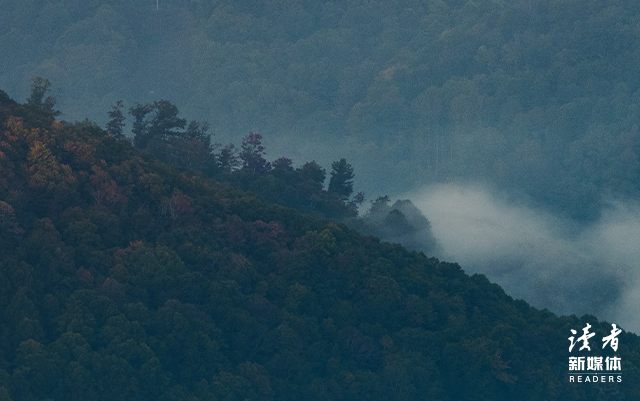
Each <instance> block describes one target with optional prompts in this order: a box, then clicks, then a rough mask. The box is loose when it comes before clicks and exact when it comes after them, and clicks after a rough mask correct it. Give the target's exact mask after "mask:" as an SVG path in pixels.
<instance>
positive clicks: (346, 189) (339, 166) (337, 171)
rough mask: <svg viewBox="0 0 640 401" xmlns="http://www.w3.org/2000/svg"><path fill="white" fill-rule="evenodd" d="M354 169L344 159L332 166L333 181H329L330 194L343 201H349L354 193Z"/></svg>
mask: <svg viewBox="0 0 640 401" xmlns="http://www.w3.org/2000/svg"><path fill="white" fill-rule="evenodd" d="M353 177H354V174H353V167H351V165H350V164H349V163H347V160H346V159H344V158H342V159H340V160H338V161H336V162H333V163H332V164H331V179H330V180H329V192H332V193H334V194H336V195H338V196H339V197H340V199H342V200H347V199H348V198H349V196H351V193H352V192H353Z"/></svg>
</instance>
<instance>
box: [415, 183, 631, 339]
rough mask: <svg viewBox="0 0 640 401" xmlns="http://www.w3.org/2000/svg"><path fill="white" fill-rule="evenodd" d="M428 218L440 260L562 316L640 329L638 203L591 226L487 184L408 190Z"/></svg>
mask: <svg viewBox="0 0 640 401" xmlns="http://www.w3.org/2000/svg"><path fill="white" fill-rule="evenodd" d="M408 197H409V198H410V199H412V200H413V202H414V203H415V205H416V206H417V207H418V208H420V209H421V210H422V212H423V213H424V214H425V216H426V217H427V218H428V219H429V220H430V222H431V225H432V229H433V234H434V236H435V237H436V240H437V241H438V243H439V248H440V250H439V251H438V252H437V255H435V256H437V257H438V258H440V259H441V260H446V261H451V262H458V263H459V264H460V265H461V266H462V268H463V269H464V270H465V271H466V272H467V273H470V274H473V273H482V274H485V275H486V276H487V277H488V278H489V279H490V280H491V281H493V282H496V283H498V284H499V285H501V286H502V288H504V290H505V291H506V292H507V293H508V294H509V295H511V296H512V297H514V298H522V299H524V300H526V301H527V302H529V303H530V304H532V305H533V306H535V307H537V308H547V309H549V310H551V311H553V312H554V313H558V314H577V315H578V316H580V315H582V314H585V313H590V314H594V315H596V316H598V318H600V319H604V320H608V321H610V322H613V323H617V324H619V325H621V326H622V327H623V328H624V329H626V330H630V331H634V332H636V333H640V318H638V317H636V315H637V310H638V306H639V305H640V281H639V280H638V279H639V278H640V275H639V272H640V246H639V244H638V242H639V240H640V206H639V205H638V204H637V203H632V202H611V203H610V207H609V208H608V209H607V210H604V211H603V214H602V217H601V218H600V220H599V221H598V222H596V223H594V224H591V225H589V226H587V227H579V226H578V225H577V224H575V223H573V222H571V221H569V220H566V219H563V218H561V217H558V216H556V215H552V214H550V213H548V212H545V211H543V210H536V209H534V208H530V207H527V206H524V205H523V204H516V203H514V202H512V201H508V200H506V198H504V197H501V196H499V195H497V194H496V193H493V192H491V191H489V190H487V189H486V188H483V187H481V186H471V185H467V186H463V185H453V184H447V185H436V186H430V187H427V188H425V189H423V190H421V191H418V192H415V193H413V194H411V195H408Z"/></svg>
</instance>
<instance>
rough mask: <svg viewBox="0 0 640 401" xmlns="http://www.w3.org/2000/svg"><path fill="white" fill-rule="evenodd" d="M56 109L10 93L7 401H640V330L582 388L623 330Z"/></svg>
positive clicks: (4, 302) (1, 172)
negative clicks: (605, 373) (572, 377)
mask: <svg viewBox="0 0 640 401" xmlns="http://www.w3.org/2000/svg"><path fill="white" fill-rule="evenodd" d="M49 104H50V103H46V102H45V103H38V102H31V103H27V104H22V105H21V104H18V103H16V102H14V101H12V100H11V99H10V98H9V97H8V96H7V95H6V94H5V93H4V92H0V124H1V125H2V129H1V130H0V253H1V254H2V258H1V260H0V318H1V319H0V399H2V400H3V401H4V400H14V401H22V400H29V401H31V400H59V399H82V400H94V399H95V400H138V399H139V400H187V399H190V400H247V399H250V400H300V399H305V400H339V399H342V400H363V399H367V400H398V399H402V400H423V399H425V398H428V399H434V400H471V399H495V400H513V399H518V400H540V399H549V398H551V399H562V400H574V399H575V400H577V399H585V397H587V398H588V399H594V400H598V399H602V400H611V399H616V397H617V398H621V397H626V398H628V399H635V398H638V396H640V387H639V385H638V382H639V381H638V379H639V376H638V375H639V372H638V369H637V366H638V363H639V362H640V361H639V360H638V355H639V352H638V349H639V347H640V341H639V340H638V337H637V336H636V335H634V334H631V333H626V332H625V333H622V334H620V336H619V341H620V345H619V346H620V348H619V350H618V352H619V355H621V357H622V358H623V365H622V369H623V370H622V374H623V375H624V376H623V377H624V382H623V383H602V384H598V385H596V386H590V385H585V386H583V385H580V384H577V383H573V384H570V383H568V382H567V372H568V370H567V369H568V366H567V357H568V356H569V354H568V352H567V347H568V345H569V344H568V341H567V337H568V336H569V334H570V330H571V329H578V330H579V329H580V328H582V327H583V326H584V325H585V324H586V323H590V324H591V325H592V326H593V328H592V332H594V333H597V335H598V338H600V337H602V336H604V335H607V334H608V333H609V330H610V328H611V325H610V324H607V323H604V322H598V321H597V319H596V318H595V317H593V316H584V317H582V318H581V319H578V318H576V317H575V316H573V317H557V316H555V315H553V314H552V313H550V312H548V311H539V310H536V309H534V308H531V307H530V306H529V305H527V304H526V303H525V302H524V301H514V300H513V299H512V298H510V297H509V296H507V295H506V294H505V293H504V292H503V291H502V290H501V288H500V287H499V286H497V285H495V284H491V283H490V282H489V281H488V280H487V279H486V278H485V277H484V276H482V275H474V276H471V277H470V276H468V275H466V274H465V273H464V271H462V270H461V268H460V267H459V266H458V265H456V264H450V263H445V262H440V261H438V260H436V259H433V258H428V257H426V256H425V255H424V254H417V253H410V252H407V251H406V250H405V249H403V248H402V247H401V246H399V245H391V244H387V243H380V242H379V241H378V240H376V239H374V238H371V237H361V236H359V235H358V234H357V233H356V232H354V231H352V230H349V229H348V228H346V227H345V226H343V225H339V224H335V223H332V222H330V221H327V220H314V219H312V218H309V217H306V216H303V215H301V214H299V213H298V212H295V211H293V210H291V209H286V208H283V207H281V206H277V205H273V204H268V203H265V202H264V201H262V200H260V199H259V198H257V197H256V196H254V195H251V194H249V193H246V192H241V191H238V190H235V189H232V188H229V187H228V186H225V185H221V184H219V183H217V182H215V181H212V180H210V179H208V178H205V177H203V176H201V175H198V174H194V173H189V172H186V171H184V170H180V169H178V168H176V167H173V166H170V165H166V164H163V163H161V162H159V161H158V160H157V159H155V158H154V157H152V156H151V155H150V154H148V153H141V152H139V151H137V150H136V149H135V148H133V146H132V145H131V143H130V142H129V141H128V140H124V139H116V138H115V137H114V136H113V135H109V134H107V133H106V132H105V131H103V130H102V129H100V128H99V127H97V126H96V125H94V124H91V123H89V122H84V123H75V124H71V123H67V122H63V121H55V119H54V114H55V113H54V112H53V110H52V109H51V108H50V107H48V105H49ZM400 206H401V205H400ZM594 348H599V347H594ZM594 352H595V353H596V354H599V353H600V352H602V351H601V350H595V349H594ZM582 384H585V383H582ZM609 384H611V385H609Z"/></svg>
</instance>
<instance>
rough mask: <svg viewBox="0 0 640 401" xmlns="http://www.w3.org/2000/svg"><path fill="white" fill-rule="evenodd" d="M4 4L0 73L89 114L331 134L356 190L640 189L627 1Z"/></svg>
mask: <svg viewBox="0 0 640 401" xmlns="http://www.w3.org/2000/svg"><path fill="white" fill-rule="evenodd" d="M0 11H1V12H0V55H2V56H3V57H0V85H2V87H3V88H5V89H6V90H8V92H9V93H11V94H12V95H13V96H14V97H17V98H24V97H25V96H26V95H27V93H28V90H29V83H30V81H31V79H32V78H33V77H34V76H43V77H47V78H49V79H51V81H52V82H54V83H55V88H54V89H55V95H56V96H57V97H58V99H59V101H60V108H61V109H62V110H63V111H65V112H66V113H67V115H65V118H66V119H74V118H85V117H86V116H89V117H90V118H92V119H93V120H96V121H99V122H100V123H102V122H103V119H104V116H105V110H108V109H109V107H111V105H113V104H114V103H115V102H116V101H117V100H119V99H124V100H125V102H126V103H127V106H132V105H133V103H134V102H136V101H141V102H150V101H153V100H158V99H161V98H171V99H172V100H173V101H175V102H176V104H177V105H178V106H179V107H180V109H181V110H183V112H185V113H186V115H187V116H188V117H189V118H193V119H204V120H207V121H209V122H211V124H212V132H213V133H215V134H216V135H218V136H219V137H220V138H224V141H227V140H228V139H229V138H231V137H234V138H238V137H239V136H240V135H244V134H245V133H246V132H249V131H253V132H258V133H261V134H263V135H264V136H265V137H268V138H270V140H271V141H273V143H274V144H277V145H278V147H279V149H282V150H283V151H284V152H286V151H287V150H285V149H288V150H291V151H293V150H295V151H296V152H299V153H300V154H295V155H291V156H294V158H295V159H298V158H300V156H301V155H302V158H306V159H310V155H311V154H328V153H329V154H330V152H329V151H328V150H327V147H328V146H331V147H334V145H336V144H337V145H339V147H340V148H341V149H342V150H343V152H344V153H343V154H342V155H338V156H340V157H344V156H351V157H350V159H351V161H352V163H353V165H354V167H355V168H356V170H358V171H360V172H361V173H360V175H359V177H358V180H359V182H360V183H361V187H362V188H363V189H364V190H365V192H367V193H379V192H381V191H380V188H382V187H383V188H384V189H385V191H386V192H395V193H396V194H397V193H399V192H402V191H406V190H409V189H413V188H415V187H416V186H418V185H423V184H426V183H430V182H439V181H444V180H480V181H489V182H491V183H494V184H497V185H499V186H506V187H510V188H512V189H514V190H517V191H520V192H522V193H523V194H525V195H527V196H529V197H531V198H532V199H534V200H536V201H538V202H540V203H542V204H544V205H546V206H551V207H553V208H554V209H555V210H559V211H562V212H563V213H565V214H567V215H569V216H572V217H576V218H579V219H594V218H596V217H597V215H598V211H599V209H600V206H601V203H602V196H603V194H611V193H612V194H614V195H622V196H631V197H636V198H637V197H638V196H640V189H639V188H640V186H639V185H640V183H639V182H638V177H640V171H639V168H640V164H639V163H638V146H639V145H640V142H639V141H640V136H639V135H638V130H637V124H638V121H639V118H640V116H639V114H638V113H639V110H640V107H639V105H640V100H639V94H640V92H639V89H640V86H639V83H638V80H637V79H636V77H637V75H638V73H639V71H638V66H639V65H640V59H639V55H638V52H637V48H636V46H635V44H636V43H638V42H640V29H639V26H638V22H637V21H638V16H639V15H640V8H639V7H638V5H637V4H636V2H629V1H602V0H581V1H568V0H549V1H547V0H535V1H530V0H515V1H493V0H475V1H460V0H430V1H415V0H403V1H395V2H387V1H371V0H354V1H349V2H342V3H341V2H331V1H324V0H318V1H298V0H289V1H242V2H238V1H227V0H221V1H206V0H204V1H200V0H198V1H186V0H165V1H159V2H154V1H153V0H145V1H136V2H122V1H117V0H111V1H76V0H64V1H53V0H28V1H24V0H1V1H0ZM141 96H144V97H142V98H141ZM327 143H330V145H327ZM270 147H271V145H270ZM271 148H272V149H275V148H274V147H271ZM331 156H332V157H335V156H336V155H331ZM371 160H378V163H375V164H373V163H370V161H371ZM319 162H320V163H322V164H325V163H327V162H329V160H319Z"/></svg>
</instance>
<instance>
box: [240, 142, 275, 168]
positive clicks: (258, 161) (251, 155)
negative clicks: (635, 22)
mask: <svg viewBox="0 0 640 401" xmlns="http://www.w3.org/2000/svg"><path fill="white" fill-rule="evenodd" d="M264 155H265V151H264V146H262V135H260V134H254V133H253V132H249V135H247V136H246V137H245V138H243V139H242V150H241V151H240V160H242V168H243V169H246V170H249V171H251V172H253V173H256V174H265V173H268V172H269V170H271V164H270V163H269V162H268V161H266V160H265V158H264Z"/></svg>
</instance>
